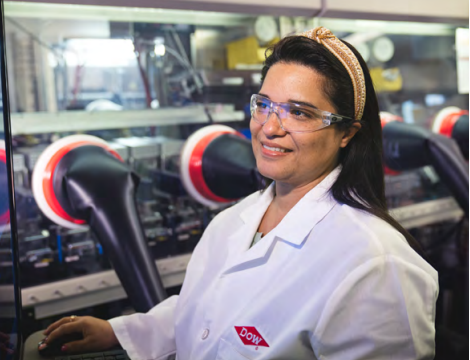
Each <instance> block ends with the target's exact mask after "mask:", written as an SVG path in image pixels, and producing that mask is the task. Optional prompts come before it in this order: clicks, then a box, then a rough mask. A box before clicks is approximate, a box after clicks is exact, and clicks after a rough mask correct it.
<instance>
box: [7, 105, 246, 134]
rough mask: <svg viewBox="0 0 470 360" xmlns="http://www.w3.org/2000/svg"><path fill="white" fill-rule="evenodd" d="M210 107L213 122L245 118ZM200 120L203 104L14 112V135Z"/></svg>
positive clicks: (224, 108) (228, 108) (204, 119)
mask: <svg viewBox="0 0 470 360" xmlns="http://www.w3.org/2000/svg"><path fill="white" fill-rule="evenodd" d="M210 108H211V111H210V114H211V117H212V119H213V121H214V122H230V121H243V120H244V119H245V114H244V113H243V111H234V110H233V109H231V106H228V105H221V106H220V107H219V106H212V105H211V106H210ZM198 123H201V124H204V123H209V119H208V117H207V114H206V113H205V110H204V107H203V106H202V105H194V106H187V107H181V108H162V109H156V110H126V111H99V112H98V111H97V112H87V111H62V112H57V113H47V112H38V113H12V114H11V132H12V135H13V136H15V135H27V134H44V133H56V132H74V131H91V130H105V129H124V128H134V127H145V126H168V125H182V124H198Z"/></svg>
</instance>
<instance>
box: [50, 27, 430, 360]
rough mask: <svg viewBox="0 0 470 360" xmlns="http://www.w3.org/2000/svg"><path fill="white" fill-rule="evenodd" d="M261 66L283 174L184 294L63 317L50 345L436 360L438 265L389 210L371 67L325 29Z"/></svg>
mask: <svg viewBox="0 0 470 360" xmlns="http://www.w3.org/2000/svg"><path fill="white" fill-rule="evenodd" d="M262 75H263V83H262V87H261V89H260V92H259V94H255V95H254V96H253V97H252V100H251V110H252V121H251V124H250V128H251V132H252V144H253V151H254V154H255V157H256V161H257V167H258V169H259V171H260V173H261V174H262V175H264V176H265V177H266V178H268V179H272V180H273V183H272V184H271V185H270V186H269V187H268V188H267V189H266V190H265V191H262V192H258V193H255V194H252V195H250V196H248V197H247V198H246V199H244V200H243V201H241V202H240V203H238V204H236V205H235V206H233V207H231V208H230V209H228V210H225V211H223V212H222V213H220V214H219V215H218V216H217V217H216V218H215V219H214V220H213V221H212V222H211V223H210V225H209V226H208V228H207V229H206V231H205V233H204V236H203V237H202V239H201V241H200V243H199V244H198V246H197V248H196V249H195V251H194V254H193V256H192V259H191V262H190V264H189V266H188V271H187V274H186V279H185V281H184V284H183V287H182V291H181V294H180V295H179V297H177V296H174V297H171V298H169V299H167V300H165V301H164V302H162V303H161V304H159V305H157V306H156V307H155V308H153V309H152V310H151V311H150V312H149V313H147V314H134V315H130V316H126V317H119V318H115V319H112V320H110V321H109V322H107V321H103V320H98V319H94V318H89V317H84V318H78V319H71V318H64V319H62V320H60V321H58V322H57V323H55V324H52V325H51V326H50V327H49V328H48V329H47V330H46V334H47V335H49V336H48V341H52V340H53V339H55V338H57V337H60V336H62V335H63V334H65V333H68V332H74V331H82V332H83V334H84V340H82V341H81V342H76V343H70V344H67V345H66V348H65V349H64V350H65V351H66V352H68V351H70V352H73V351H78V350H80V351H84V350H97V349H103V348H105V347H108V346H112V345H114V344H117V343H118V342H119V343H120V344H121V345H122V346H123V347H124V348H125V349H126V350H127V351H128V353H129V355H130V357H131V358H132V359H165V358H166V357H168V356H169V355H171V354H174V353H175V352H176V354H177V357H178V358H179V359H329V360H333V359H341V360H345V359H432V358H433V354H434V314H435V301H436V298H437V292H438V285H437V273H436V272H435V271H434V269H432V268H431V266H429V265H428V264H427V263H426V262H425V261H424V260H423V259H422V258H421V257H420V256H419V255H418V254H417V253H416V252H415V251H414V250H413V249H412V248H411V246H410V245H412V246H414V243H413V239H412V237H411V236H410V235H409V234H408V233H407V232H406V230H404V229H403V228H401V227H400V226H399V225H398V223H396V222H395V221H394V220H393V219H392V218H391V217H390V216H389V215H388V214H387V209H386V205H385V196H384V179H383V169H382V161H381V148H382V143H381V127H380V120H379V114H378V105H377V99H376V96H375V93H374V90H373V86H372V81H371V79H370V75H369V73H368V70H367V66H366V64H365V63H364V61H363V60H362V58H361V57H360V55H359V54H358V53H357V52H356V50H354V49H353V48H352V46H350V45H349V44H347V43H343V42H341V41H340V40H338V39H337V38H336V37H335V36H334V35H332V34H331V33H330V32H329V31H328V30H327V29H325V28H316V29H314V30H312V31H309V32H307V33H304V34H302V35H301V36H292V37H288V38H285V39H283V40H281V41H280V42H279V43H278V44H276V45H275V46H274V48H273V49H272V53H271V54H270V55H269V56H268V57H267V59H266V62H265V66H264V68H263V73H262ZM337 114H339V115H337ZM71 320H74V321H71Z"/></svg>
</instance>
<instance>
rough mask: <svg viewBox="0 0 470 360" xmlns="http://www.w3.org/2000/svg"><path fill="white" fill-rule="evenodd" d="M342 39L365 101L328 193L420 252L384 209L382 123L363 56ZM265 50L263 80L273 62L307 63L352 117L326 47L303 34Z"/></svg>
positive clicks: (337, 65)
mask: <svg viewBox="0 0 470 360" xmlns="http://www.w3.org/2000/svg"><path fill="white" fill-rule="evenodd" d="M343 43H344V44H346V45H347V46H348V47H349V48H350V49H351V51H352V52H353V53H354V54H355V55H356V57H357V59H358V60H359V63H360V64H361V67H362V70H363V72H364V78H365V84H366V103H365V107H364V114H363V116H362V121H360V123H361V125H362V127H361V129H360V130H359V131H358V132H357V133H356V135H355V136H354V137H353V138H352V139H351V141H350V142H349V144H348V145H347V146H346V147H345V148H342V149H341V150H340V154H339V162H340V163H341V165H342V170H341V173H340V174H339V176H338V178H337V180H336V182H335V183H334V184H333V186H332V187H331V193H332V195H333V197H334V198H335V199H336V200H337V201H338V202H340V203H342V204H346V205H349V206H351V207H353V208H356V209H360V210H363V211H366V212H368V213H370V214H373V215H375V216H377V217H379V218H380V219H382V220H384V221H386V222H387V223H389V224H390V225H392V226H393V227H394V228H395V229H397V230H398V231H399V232H400V233H401V234H402V235H403V236H404V237H405V238H406V240H407V241H408V243H409V244H410V246H411V247H412V248H413V249H414V250H415V251H417V252H418V253H419V254H421V255H422V254H423V253H422V250H421V248H420V246H419V244H418V242H417V241H416V240H415V239H414V238H413V236H412V235H411V234H410V233H409V232H408V231H406V230H405V229H404V228H403V227H402V226H401V225H400V224H399V223H398V222H397V221H396V220H395V219H394V218H393V217H391V216H390V214H389V213H388V209H387V203H386V200H385V183H384V168H383V163H382V126H381V123H380V116H379V104H378V101H377V95H376V94H375V90H374V86H373V84H372V79H371V77H370V74H369V69H368V67H367V64H366V63H365V61H364V59H363V58H362V57H361V55H360V54H359V53H358V52H357V50H356V49H355V48H354V47H353V46H352V45H350V44H349V43H347V42H346V41H343ZM266 54H267V56H266V60H265V62H264V67H263V70H262V73H261V75H262V81H264V79H265V77H266V75H267V73H268V71H269V69H270V68H271V67H272V66H273V65H275V64H277V63H289V64H298V65H302V66H306V67H309V68H311V69H313V70H314V71H315V72H317V73H318V74H320V75H322V76H323V83H322V84H321V86H322V88H323V91H324V94H325V95H326V97H327V98H328V99H329V100H330V103H331V104H332V105H333V106H334V107H335V109H336V113H337V114H340V115H345V116H348V117H351V118H354V117H355V114H354V88H353V85H352V81H351V78H350V76H349V73H348V71H347V70H346V68H345V67H344V65H343V64H342V63H341V62H340V61H339V60H338V59H337V58H336V57H335V56H334V55H333V54H332V53H331V52H330V51H329V50H328V49H327V48H326V47H324V46H323V45H321V44H318V43H317V42H316V41H314V40H311V39H309V38H307V37H304V36H289V37H286V38H284V39H282V40H281V41H279V42H278V43H276V44H275V45H274V46H272V47H271V48H269V49H268V50H267V52H266ZM335 126H338V129H339V130H347V127H349V126H351V124H348V125H345V124H338V125H335ZM266 180H267V179H266Z"/></svg>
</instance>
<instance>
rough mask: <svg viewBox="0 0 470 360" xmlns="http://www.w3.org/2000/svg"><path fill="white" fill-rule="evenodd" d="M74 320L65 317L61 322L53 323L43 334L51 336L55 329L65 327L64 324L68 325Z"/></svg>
mask: <svg viewBox="0 0 470 360" xmlns="http://www.w3.org/2000/svg"><path fill="white" fill-rule="evenodd" d="M71 320H72V317H71V316H67V317H64V318H62V319H60V320H57V321H56V322H55V323H52V324H51V325H49V326H48V327H47V329H46V330H44V332H43V334H44V335H46V336H47V335H49V334H50V333H51V332H52V331H54V330H55V329H57V328H58V327H59V326H61V325H63V324H67V323H69V322H71ZM75 320H77V318H75Z"/></svg>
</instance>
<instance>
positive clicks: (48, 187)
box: [42, 141, 123, 225]
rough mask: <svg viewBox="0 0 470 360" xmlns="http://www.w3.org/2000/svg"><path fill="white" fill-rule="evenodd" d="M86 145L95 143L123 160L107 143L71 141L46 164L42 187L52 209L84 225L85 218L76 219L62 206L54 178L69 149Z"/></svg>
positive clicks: (63, 216)
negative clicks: (56, 192)
mask: <svg viewBox="0 0 470 360" xmlns="http://www.w3.org/2000/svg"><path fill="white" fill-rule="evenodd" d="M84 145H93V146H99V147H101V148H103V149H105V150H106V151H108V152H109V153H111V154H112V155H113V156H114V157H116V158H117V159H118V160H120V161H123V160H122V158H121V156H120V155H119V154H118V153H117V152H116V151H114V150H112V149H110V148H108V147H106V146H105V145H102V144H96V143H89V142H87V141H78V142H76V143H71V144H68V145H66V146H64V147H63V148H61V149H60V150H59V151H57V152H56V153H55V154H54V155H53V156H52V157H51V159H50V160H49V162H48V163H47V165H46V168H45V171H44V174H43V179H42V189H43V191H44V197H45V199H46V201H47V204H48V205H49V206H50V208H51V209H52V211H54V212H55V213H56V214H57V215H59V216H60V217H61V218H63V219H65V220H68V221H70V222H72V223H74V224H77V225H83V224H85V220H81V219H75V218H73V217H71V216H70V215H69V214H67V212H66V211H65V210H64V209H63V208H62V206H61V205H60V203H59V200H57V197H56V195H55V192H54V184H53V178H54V172H55V169H56V167H57V164H58V163H59V162H60V160H62V158H63V157H64V156H65V154H67V153H68V152H69V151H71V150H73V149H76V148H78V147H80V146H84Z"/></svg>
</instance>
